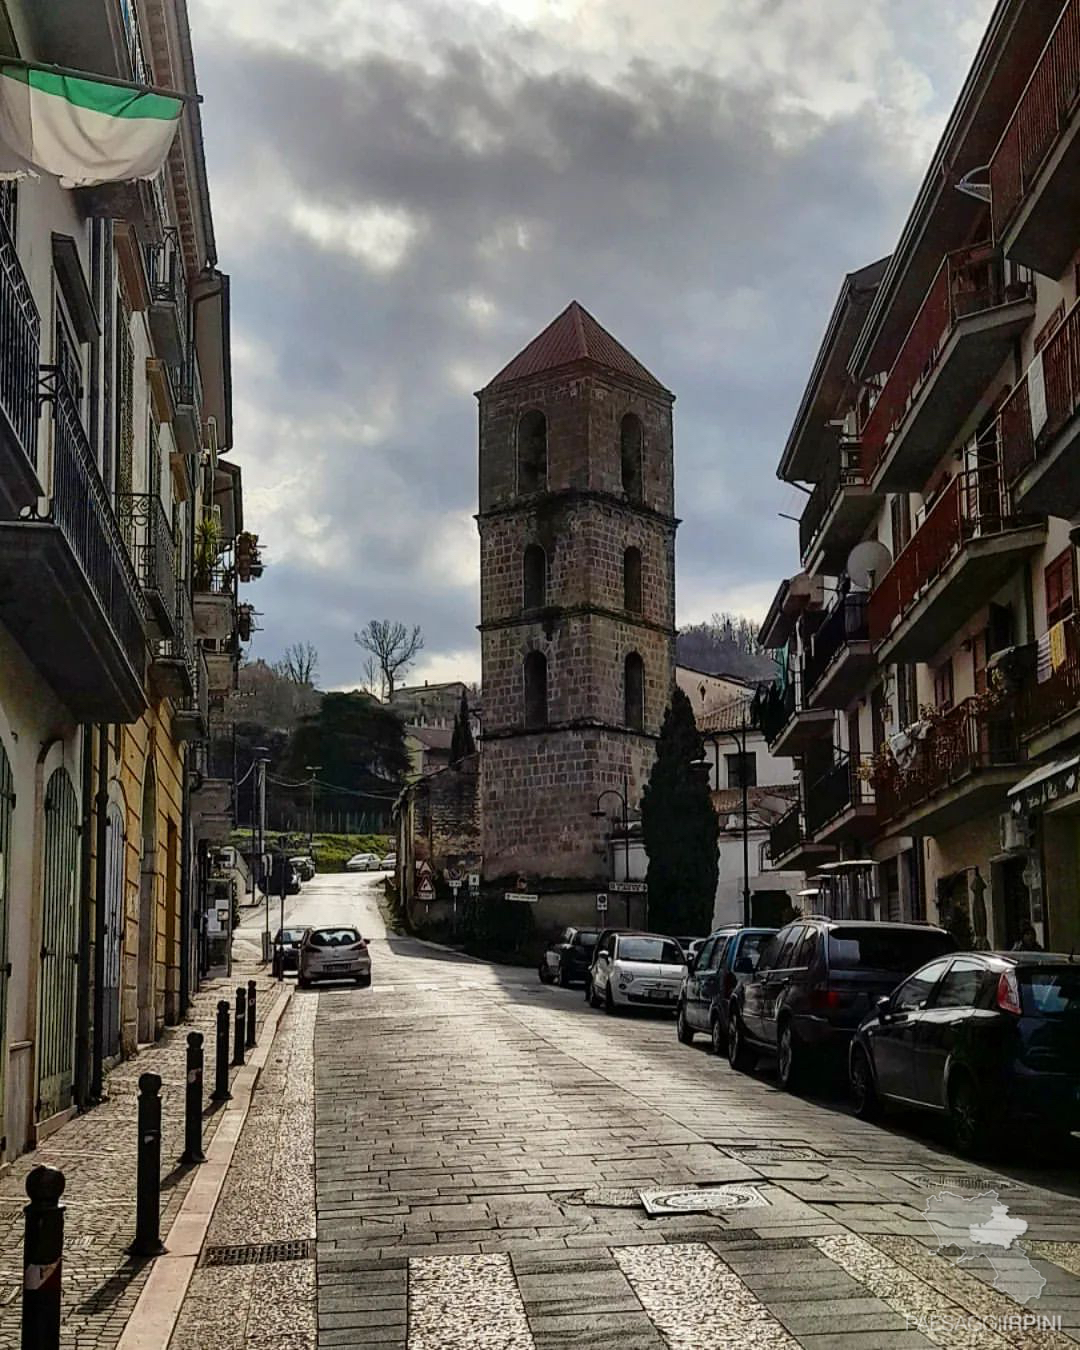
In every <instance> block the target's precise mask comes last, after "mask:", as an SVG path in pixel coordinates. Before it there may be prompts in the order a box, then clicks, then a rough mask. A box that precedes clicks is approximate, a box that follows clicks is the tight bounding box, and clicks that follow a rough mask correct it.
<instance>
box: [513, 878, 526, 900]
mask: <svg viewBox="0 0 1080 1350" xmlns="http://www.w3.org/2000/svg"><path fill="white" fill-rule="evenodd" d="M514 889H515V892H516V893H517V894H518V895H524V894H526V892H527V891H528V889H529V883H528V882H527V881H526V880H525V878H524V877H522V876H519V877H518V879H517V886H516V887H515V888H514Z"/></svg>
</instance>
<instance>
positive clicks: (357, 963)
mask: <svg viewBox="0 0 1080 1350" xmlns="http://www.w3.org/2000/svg"><path fill="white" fill-rule="evenodd" d="M316 980H355V981H356V983H357V984H370V983H371V953H370V952H369V951H368V945H367V942H366V941H365V940H364V939H363V938H362V937H361V936H360V933H359V931H358V930H357V929H355V928H309V929H308V931H307V932H306V933H305V934H304V941H303V943H302V944H301V947H300V966H299V969H298V970H297V974H296V982H297V984H298V985H299V986H300V988H301V989H306V988H307V987H308V985H310V984H314V983H315V981H316Z"/></svg>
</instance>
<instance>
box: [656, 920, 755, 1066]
mask: <svg viewBox="0 0 1080 1350" xmlns="http://www.w3.org/2000/svg"><path fill="white" fill-rule="evenodd" d="M775 932H776V929H775V928H738V927H735V926H734V925H733V926H732V927H730V928H719V929H717V931H716V932H715V933H713V935H712V936H711V937H709V938H706V939H705V941H704V942H703V943H702V946H701V949H700V951H698V953H697V954H696V956H693V957H691V959H690V963H689V965H690V968H689V970H688V972H687V976H686V983H685V984H684V985H683V991H682V996H681V997H680V999H679V1008H678V1014H677V1019H676V1023H675V1031H676V1035H677V1036H678V1038H679V1040H680V1041H681V1042H682V1043H683V1045H692V1044H693V1041H694V1037H695V1035H696V1034H697V1033H698V1032H699V1031H703V1032H705V1033H706V1034H707V1035H708V1036H709V1038H710V1039H711V1041H712V1047H713V1050H714V1052H715V1053H716V1054H718V1055H725V1054H727V1035H728V1029H727V1025H728V1009H729V1008H730V1007H731V1000H732V997H733V995H734V993H735V990H736V989H737V988H738V987H739V985H740V984H742V983H744V982H745V981H746V980H748V979H749V978H750V976H751V975H753V973H754V971H755V970H756V969H757V964H758V959H759V957H760V956H761V952H762V949H763V948H764V947H765V946H766V944H767V943H768V941H769V938H771V937H772V935H773V934H774V933H775Z"/></svg>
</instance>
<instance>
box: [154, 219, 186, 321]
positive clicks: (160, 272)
mask: <svg viewBox="0 0 1080 1350" xmlns="http://www.w3.org/2000/svg"><path fill="white" fill-rule="evenodd" d="M146 263H147V274H148V278H149V282H150V298H151V300H153V301H154V303H155V304H165V305H175V306H176V309H177V312H178V314H179V315H180V316H181V319H182V321H183V324H184V325H185V327H186V324H187V312H188V294H187V278H186V277H185V275H184V253H183V249H182V248H181V246H180V232H179V231H178V230H177V228H176V226H175V225H166V226H165V229H164V231H163V234H162V238H161V242H160V243H157V244H153V245H152V246H151V247H150V248H148V249H147V251H146Z"/></svg>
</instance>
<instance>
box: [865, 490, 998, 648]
mask: <svg viewBox="0 0 1080 1350" xmlns="http://www.w3.org/2000/svg"><path fill="white" fill-rule="evenodd" d="M1011 523H1012V522H1011V519H1010V517H1009V514H1008V497H1007V494H1006V492H1005V487H1004V482H1003V478H1002V472H1001V465H1000V464H997V463H994V464H986V465H983V466H981V467H980V468H977V469H969V470H965V471H964V472H963V473H959V474H957V475H956V477H955V478H953V479H952V481H951V482H950V483H949V485H948V487H947V488H946V489H945V490H944V492H942V494H941V496H940V497H939V498H938V499H937V501H936V502H935V503H934V505H933V506H932V507H931V508H930V510H929V512H928V513H927V516H926V519H925V520H924V521H923V523H922V524H921V525H920V526H919V528H918V529H917V530H916V531H915V533H914V534H913V535H912V537H911V540H910V542H909V543H908V545H907V547H906V548H904V549H902V550H901V551H900V553H899V555H898V556H897V558H896V560H895V561H894V562H893V565H892V566H891V567H890V568H889V570H888V571H887V572H886V573H885V576H884V577H883V578H882V580H881V582H880V584H879V585H878V586H877V587H876V588H875V590H874V591H873V593H872V594H871V596H870V604H869V608H868V616H869V631H870V640H871V641H872V642H881V641H883V640H884V639H885V638H887V637H888V635H889V633H890V631H891V630H892V626H893V623H894V622H895V620H896V619H898V618H901V617H902V616H903V615H904V614H905V613H906V612H907V610H909V609H910V608H911V606H912V605H913V604H914V602H915V601H916V600H917V599H918V597H919V595H920V593H921V592H922V591H923V590H924V588H925V587H926V586H927V585H929V583H930V582H931V581H933V580H934V578H935V577H937V576H938V575H939V574H940V573H941V572H942V571H943V570H944V568H945V567H946V566H947V565H948V564H949V563H950V562H951V561H952V559H953V558H954V557H955V556H956V554H957V553H958V552H959V551H960V550H961V549H962V548H963V547H964V545H965V544H966V543H967V542H968V541H969V540H970V539H972V538H974V537H976V536H978V537H983V536H986V535H990V534H997V533H1000V532H1001V530H1002V529H1004V528H1005V527H1006V526H1007V525H1009V524H1011Z"/></svg>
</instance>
